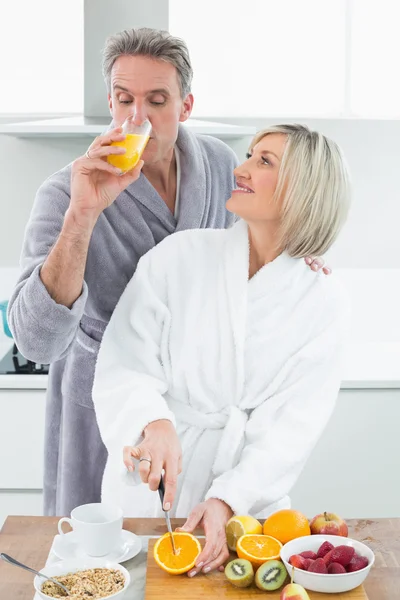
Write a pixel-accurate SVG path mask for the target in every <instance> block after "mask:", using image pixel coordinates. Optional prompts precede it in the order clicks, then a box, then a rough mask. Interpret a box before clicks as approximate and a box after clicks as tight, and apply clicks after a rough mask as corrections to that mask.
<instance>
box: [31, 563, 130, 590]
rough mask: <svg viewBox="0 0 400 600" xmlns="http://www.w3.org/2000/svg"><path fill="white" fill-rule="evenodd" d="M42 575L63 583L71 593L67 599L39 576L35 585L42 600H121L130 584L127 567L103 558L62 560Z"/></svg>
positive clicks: (49, 566) (43, 571) (47, 568)
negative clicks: (104, 599) (105, 599)
mask: <svg viewBox="0 0 400 600" xmlns="http://www.w3.org/2000/svg"><path fill="white" fill-rule="evenodd" d="M40 572H41V573H43V575H47V576H48V577H52V578H53V579H56V580H57V581H59V582H60V583H62V585H64V586H65V587H66V588H67V590H68V591H69V593H70V595H69V596H67V595H66V594H65V592H63V590H62V589H61V588H60V587H58V586H57V585H56V584H55V583H53V582H52V581H48V580H47V579H44V578H43V577H39V575H36V577H35V579H34V580H33V585H34V587H35V590H36V592H37V594H38V595H39V597H40V598H42V599H43V600H59V599H60V598H69V599H70V600H88V598H90V600H100V599H103V598H107V599H109V600H111V599H114V598H118V600H122V598H123V597H124V596H125V592H126V590H127V588H128V586H129V583H130V580H131V578H130V575H129V573H128V571H127V570H126V569H125V567H123V566H122V565H119V564H117V563H113V562H110V561H107V560H101V559H100V558H88V559H83V560H82V559H81V560H61V561H59V562H56V563H54V564H52V565H48V566H47V567H43V569H41V570H40Z"/></svg>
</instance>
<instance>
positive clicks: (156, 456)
mask: <svg viewBox="0 0 400 600" xmlns="http://www.w3.org/2000/svg"><path fill="white" fill-rule="evenodd" d="M143 435H144V440H143V442H142V443H141V444H139V446H125V448H124V464H125V466H126V468H127V469H128V471H134V469H135V467H134V464H133V461H132V458H136V459H137V460H139V461H140V463H139V474H140V477H141V479H142V481H143V482H144V483H148V484H149V488H150V489H151V490H152V491H156V490H157V489H158V486H159V483H160V477H161V472H162V470H163V469H164V470H165V476H164V483H165V495H164V510H170V509H171V506H172V505H173V503H174V498H175V494H176V484H177V480H178V475H179V473H181V471H182V450H181V443H180V441H179V438H178V435H177V433H176V430H175V427H174V426H173V424H172V423H171V421H167V420H166V419H161V420H159V421H153V422H152V423H150V424H149V425H147V427H145V429H144V432H143ZM141 459H142V460H141Z"/></svg>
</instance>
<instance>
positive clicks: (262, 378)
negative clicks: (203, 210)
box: [93, 221, 348, 517]
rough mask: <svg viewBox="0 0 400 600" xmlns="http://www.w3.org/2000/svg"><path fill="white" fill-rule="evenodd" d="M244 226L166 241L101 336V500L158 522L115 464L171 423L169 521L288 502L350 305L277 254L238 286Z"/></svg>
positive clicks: (337, 366) (335, 386) (333, 387)
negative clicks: (215, 508)
mask: <svg viewBox="0 0 400 600" xmlns="http://www.w3.org/2000/svg"><path fill="white" fill-rule="evenodd" d="M248 270H249V243H248V230H247V225H246V223H244V222H243V221H240V222H238V223H237V224H236V225H235V226H234V227H233V228H231V229H229V230H191V231H183V232H178V233H176V234H174V235H172V236H169V237H168V238H167V239H165V240H164V241H162V242H161V243H160V244H158V246H156V247H155V248H153V249H152V250H151V251H150V252H148V253H147V254H146V255H145V256H144V257H143V258H141V260H140V262H139V265H138V268H137V270H136V273H135V275H134V277H133V279H132V280H131V281H130V283H129V284H128V286H127V288H126V290H125V292H124V293H123V295H122V297H121V299H120V301H119V303H118V305H117V307H116V309H115V311H114V314H113V315H112V318H111V320H110V323H109V325H108V328H107V329H106V331H105V334H104V337H103V341H102V345H101V348H100V352H99V356H98V361H97V367H96V375H95V382H94V387H93V399H94V405H95V410H96V415H97V420H98V424H99V428H100V433H101V436H102V439H103V441H104V444H105V445H106V447H107V450H108V453H109V458H108V462H107V465H106V469H105V472H104V477H103V485H102V499H103V501H105V502H113V503H116V504H119V505H120V506H121V507H122V508H123V511H124V514H125V516H132V517H152V516H160V515H161V514H162V513H161V506H160V500H159V496H158V494H157V493H156V492H151V491H150V490H149V488H148V486H147V485H144V484H141V485H139V486H136V487H134V486H132V485H129V480H130V478H131V477H132V475H131V474H129V473H127V472H126V469H125V466H124V464H123V459H122V449H123V446H125V445H137V444H138V443H139V442H140V441H141V440H142V437H141V436H142V432H143V429H144V428H145V426H146V425H147V424H148V423H150V422H152V421H155V420H158V419H170V420H171V421H172V422H173V423H175V424H176V429H177V432H178V435H179V438H180V441H181V444H182V453H183V471H182V474H181V475H180V476H179V482H178V492H177V496H176V500H175V503H174V506H173V508H172V510H171V515H172V516H177V517H187V516H188V514H189V513H190V511H191V510H192V509H193V508H194V507H195V506H196V505H197V504H198V503H200V502H202V501H203V500H204V499H208V498H219V499H221V500H224V501H225V502H226V503H227V504H228V505H229V506H231V507H232V510H233V511H234V512H235V513H237V514H253V515H255V516H258V517H265V516H267V515H268V514H270V513H271V512H273V511H274V510H277V509H280V508H284V507H289V506H290V501H289V498H288V493H289V491H290V489H291V488H292V486H293V485H294V483H295V482H296V480H297V478H298V476H299V474H300V472H301V470H302V469H303V467H304V464H305V462H306V461H307V458H308V457H309V455H310V453H311V451H312V449H313V448H314V446H315V444H316V442H317V440H318V438H319V437H320V435H321V433H322V431H323V429H324V427H325V425H326V424H327V422H328V420H329V417H330V416H331V414H332V411H333V409H334V406H335V401H336V398H337V395H338V391H339V387H340V380H341V360H340V357H341V348H342V344H343V335H344V332H345V329H346V326H347V322H348V300H347V296H346V294H345V293H344V291H343V289H342V287H341V286H340V284H339V282H338V281H337V280H336V278H335V276H334V275H331V276H329V277H327V276H325V275H324V274H322V273H314V272H312V271H311V270H310V269H309V267H308V266H307V265H306V264H305V263H304V261H303V260H302V259H301V260H300V259H294V258H291V257H290V256H288V254H286V253H283V254H281V255H280V256H279V257H278V258H277V259H276V260H274V261H273V262H271V263H269V264H267V265H265V266H264V267H263V268H262V269H261V270H260V271H259V272H258V273H257V274H256V275H255V276H254V277H252V278H251V279H250V280H249V279H248Z"/></svg>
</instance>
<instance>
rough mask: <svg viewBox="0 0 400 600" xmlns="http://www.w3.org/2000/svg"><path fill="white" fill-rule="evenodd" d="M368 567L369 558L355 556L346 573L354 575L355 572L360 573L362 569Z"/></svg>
mask: <svg viewBox="0 0 400 600" xmlns="http://www.w3.org/2000/svg"><path fill="white" fill-rule="evenodd" d="M367 566H368V558H367V557H366V556H358V555H356V556H353V558H352V559H351V561H350V562H349V564H348V565H347V567H346V571H347V572H348V573H353V572H354V571H360V570H361V569H365V567H367Z"/></svg>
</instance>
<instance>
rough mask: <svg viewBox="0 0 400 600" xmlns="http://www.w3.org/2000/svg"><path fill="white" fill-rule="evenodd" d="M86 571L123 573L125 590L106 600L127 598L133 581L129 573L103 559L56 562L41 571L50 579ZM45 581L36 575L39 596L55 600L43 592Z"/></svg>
mask: <svg viewBox="0 0 400 600" xmlns="http://www.w3.org/2000/svg"><path fill="white" fill-rule="evenodd" d="M85 569H115V570H116V571H121V573H122V574H123V576H124V577H125V585H124V587H123V589H122V590H120V591H119V592H116V593H115V594H111V596H107V597H106V598H105V599H104V600H109V599H110V600H111V598H113V599H114V598H118V600H121V599H122V598H123V597H124V596H125V592H126V590H127V588H128V586H129V583H130V581H131V577H130V575H129V572H128V571H127V570H126V569H125V567H123V566H122V565H119V564H117V563H113V562H110V561H108V560H102V559H101V558H87V559H84V558H82V559H77V560H72V559H71V560H60V561H59V562H56V563H54V564H53V565H49V566H47V567H43V569H39V570H40V572H41V573H43V575H47V576H48V577H58V576H60V575H66V574H67V573H76V572H77V571H84V570H85ZM45 581H46V579H43V577H39V576H38V575H36V577H35V579H34V580H33V585H34V587H35V590H36V592H37V593H38V594H39V596H40V597H41V598H43V600H54V598H53V597H52V596H46V594H44V593H43V592H42V591H41V588H42V585H43V583H44V582H45Z"/></svg>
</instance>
